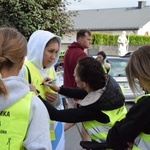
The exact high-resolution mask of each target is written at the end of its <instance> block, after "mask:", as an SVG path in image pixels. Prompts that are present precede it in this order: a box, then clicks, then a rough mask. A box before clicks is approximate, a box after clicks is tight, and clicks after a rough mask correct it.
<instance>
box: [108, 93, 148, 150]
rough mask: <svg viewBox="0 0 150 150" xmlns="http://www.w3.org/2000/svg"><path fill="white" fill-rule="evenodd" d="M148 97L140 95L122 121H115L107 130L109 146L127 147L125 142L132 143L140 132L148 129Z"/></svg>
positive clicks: (114, 147)
mask: <svg viewBox="0 0 150 150" xmlns="http://www.w3.org/2000/svg"><path fill="white" fill-rule="evenodd" d="M149 110H150V97H149V96H147V97H146V96H145V97H142V98H141V99H140V100H139V101H138V103H137V104H134V106H133V107H132V108H130V110H129V112H128V113H127V115H126V118H124V119H123V120H122V121H120V122H118V123H116V124H115V125H114V126H113V127H112V128H111V129H110V130H109V132H108V137H107V143H108V145H109V147H110V148H113V149H116V150H120V149H125V148H127V147H128V146H127V143H128V142H129V143H133V142H134V140H135V138H136V137H137V136H138V135H139V134H140V133H141V132H144V131H146V132H147V130H150V128H149V124H150V116H149V115H147V114H149Z"/></svg>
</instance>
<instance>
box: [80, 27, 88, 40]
mask: <svg viewBox="0 0 150 150" xmlns="http://www.w3.org/2000/svg"><path fill="white" fill-rule="evenodd" d="M85 33H88V34H89V35H90V36H91V31H90V30H86V29H84V30H79V31H78V32H77V40H78V39H79V38H80V37H84V36H85Z"/></svg>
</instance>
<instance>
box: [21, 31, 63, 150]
mask: <svg viewBox="0 0 150 150" xmlns="http://www.w3.org/2000/svg"><path fill="white" fill-rule="evenodd" d="M27 46H28V47H27V48H28V49H27V50H28V51H27V57H26V59H25V63H24V66H23V68H22V70H21V71H20V74H19V75H20V76H21V77H23V78H25V79H26V80H27V81H28V82H29V83H30V84H32V85H34V87H35V88H36V90H37V92H38V94H39V97H41V98H42V99H45V100H46V101H48V102H49V103H51V104H52V105H53V106H54V107H56V108H59V106H60V95H59V94H57V93H56V92H54V91H53V90H51V89H50V88H47V87H46V86H45V85H42V82H43V80H44V78H46V77H50V78H51V79H56V72H55V70H54V65H55V63H56V62H57V60H58V57H59V53H60V46H61V39H60V37H58V36H57V35H55V34H53V33H51V32H49V31H44V30H37V31H35V32H33V34H32V35H31V36H30V38H29V41H28V45H27ZM56 83H57V81H56ZM41 115H42V114H41ZM50 124H51V128H50V133H51V143H52V149H53V150H60V149H61V150H63V149H64V146H65V143H64V141H65V140H64V126H63V124H62V122H57V121H53V122H52V121H51V122H50Z"/></svg>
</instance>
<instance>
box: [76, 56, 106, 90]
mask: <svg viewBox="0 0 150 150" xmlns="http://www.w3.org/2000/svg"><path fill="white" fill-rule="evenodd" d="M77 64H78V67H77V74H78V76H79V77H80V79H81V81H83V82H86V83H88V84H89V86H90V87H91V88H92V89H93V90H98V89H101V88H103V87H104V86H105V84H106V77H105V73H104V70H103V68H102V65H101V64H100V63H99V62H98V61H97V60H96V59H94V58H93V57H88V56H85V57H82V58H79V59H78V62H77Z"/></svg>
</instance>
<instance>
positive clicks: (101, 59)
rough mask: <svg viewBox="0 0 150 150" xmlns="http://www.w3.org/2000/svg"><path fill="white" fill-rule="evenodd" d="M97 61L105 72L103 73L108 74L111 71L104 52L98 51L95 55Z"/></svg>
mask: <svg viewBox="0 0 150 150" xmlns="http://www.w3.org/2000/svg"><path fill="white" fill-rule="evenodd" d="M96 59H97V61H99V62H100V63H101V65H102V67H103V69H104V71H105V73H109V71H110V69H111V64H110V63H109V62H108V60H107V56H106V54H105V52H104V51H99V52H98V53H97V58H96Z"/></svg>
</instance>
